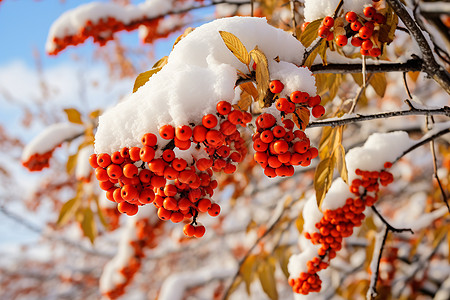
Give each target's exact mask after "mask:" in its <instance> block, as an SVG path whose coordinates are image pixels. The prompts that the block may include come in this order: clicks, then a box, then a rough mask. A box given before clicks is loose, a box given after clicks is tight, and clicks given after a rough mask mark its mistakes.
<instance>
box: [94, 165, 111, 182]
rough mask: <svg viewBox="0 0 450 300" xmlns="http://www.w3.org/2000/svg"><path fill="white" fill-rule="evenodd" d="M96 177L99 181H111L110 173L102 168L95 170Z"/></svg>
mask: <svg viewBox="0 0 450 300" xmlns="http://www.w3.org/2000/svg"><path fill="white" fill-rule="evenodd" d="M95 177H96V178H97V180H98V181H107V180H109V175H108V172H107V171H106V170H105V169H103V168H102V167H98V168H96V169H95Z"/></svg>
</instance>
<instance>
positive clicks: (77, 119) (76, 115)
mask: <svg viewBox="0 0 450 300" xmlns="http://www.w3.org/2000/svg"><path fill="white" fill-rule="evenodd" d="M64 111H65V112H66V115H67V119H68V120H69V122H71V123H75V124H83V121H81V114H80V112H79V111H78V110H76V109H75V108H66V109H65V110H64Z"/></svg>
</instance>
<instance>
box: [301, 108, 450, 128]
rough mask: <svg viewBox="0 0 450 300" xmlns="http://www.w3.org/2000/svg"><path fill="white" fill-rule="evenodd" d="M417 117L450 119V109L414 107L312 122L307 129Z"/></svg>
mask: <svg viewBox="0 0 450 300" xmlns="http://www.w3.org/2000/svg"><path fill="white" fill-rule="evenodd" d="M416 115H425V116H431V115H444V116H447V117H450V107H448V106H444V107H443V108H437V109H421V108H414V107H413V108H411V109H408V110H400V111H392V112H383V113H378V114H372V115H360V114H358V115H357V116H356V117H347V118H336V119H332V120H323V121H316V122H311V123H309V124H308V126H306V127H307V128H314V127H324V126H331V127H336V126H342V125H346V124H350V123H356V122H363V121H370V120H374V119H387V118H392V117H400V116H416Z"/></svg>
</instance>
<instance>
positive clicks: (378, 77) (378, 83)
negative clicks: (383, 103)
mask: <svg viewBox="0 0 450 300" xmlns="http://www.w3.org/2000/svg"><path fill="white" fill-rule="evenodd" d="M370 85H371V86H372V87H373V89H374V90H375V92H376V93H377V95H378V96H380V97H384V93H385V92H386V86H387V80H386V74H385V73H375V74H372V78H371V79H370Z"/></svg>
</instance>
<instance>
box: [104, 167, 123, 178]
mask: <svg viewBox="0 0 450 300" xmlns="http://www.w3.org/2000/svg"><path fill="white" fill-rule="evenodd" d="M106 171H107V173H108V176H109V177H111V178H114V179H119V178H120V177H122V175H123V173H122V168H121V167H120V166H119V165H116V164H111V165H109V166H108V168H107V169H106Z"/></svg>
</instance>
